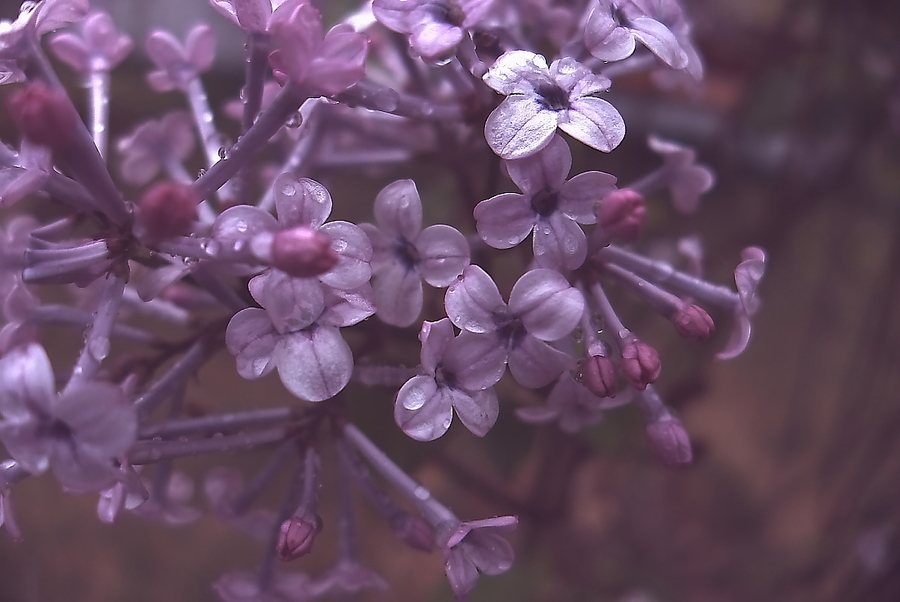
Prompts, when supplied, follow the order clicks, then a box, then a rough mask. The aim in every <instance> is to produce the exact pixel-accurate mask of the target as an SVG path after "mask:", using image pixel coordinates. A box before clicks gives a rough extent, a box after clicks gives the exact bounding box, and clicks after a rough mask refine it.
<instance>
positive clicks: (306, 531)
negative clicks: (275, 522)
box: [275, 513, 322, 562]
mask: <svg viewBox="0 0 900 602" xmlns="http://www.w3.org/2000/svg"><path fill="white" fill-rule="evenodd" d="M321 530H322V520H321V519H320V518H319V517H318V515H316V514H309V513H307V514H304V515H302V516H297V515H294V516H292V517H290V518H289V519H287V520H286V521H284V522H283V523H281V530H280V532H279V533H278V542H277V543H276V544H275V549H276V551H277V552H278V557H279V558H280V559H281V560H283V561H285V562H287V561H289V560H294V559H295V558H300V557H301V556H305V555H306V554H309V552H310V550H312V546H313V542H314V541H315V539H316V535H317V534H318V533H319V531H321Z"/></svg>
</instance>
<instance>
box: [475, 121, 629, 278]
mask: <svg viewBox="0 0 900 602" xmlns="http://www.w3.org/2000/svg"><path fill="white" fill-rule="evenodd" d="M571 168H572V153H571V152H570V151H569V145H568V144H566V142H565V140H563V139H562V138H560V137H559V136H554V137H553V138H552V139H551V141H550V143H549V144H548V145H547V146H545V147H544V148H543V149H541V150H540V151H538V152H537V153H535V154H534V155H531V156H530V157H526V158H524V159H515V160H512V161H507V162H506V169H507V171H508V173H509V177H510V178H512V180H513V182H515V183H516V185H517V186H518V187H519V189H520V190H522V192H523V194H515V193H504V194H499V195H497V196H495V197H492V198H490V199H487V200H486V201H482V202H480V203H478V205H477V206H476V207H475V211H474V216H475V219H476V220H477V228H478V234H479V235H480V236H481V238H482V240H484V242H486V243H487V244H489V245H490V246H492V247H494V248H497V249H508V248H510V247H513V246H515V245H517V244H519V243H520V242H522V241H523V240H524V239H525V238H526V237H527V236H528V234H529V233H531V232H533V233H534V238H533V241H532V245H533V249H534V260H535V263H536V264H537V265H538V266H540V267H542V268H550V269H554V270H562V269H567V270H574V269H576V268H579V267H581V264H583V263H584V259H585V257H586V255H587V239H586V237H585V235H584V231H583V230H582V229H581V226H579V225H578V224H593V223H595V222H596V221H597V216H596V213H595V209H596V205H597V202H598V201H600V200H601V199H602V198H603V197H604V196H605V195H607V194H609V193H610V192H611V191H613V190H615V183H616V177H615V176H612V175H610V174H607V173H603V172H599V171H588V172H584V173H580V174H578V175H577V176H575V177H573V178H572V179H570V180H566V177H567V176H568V175H569V170H570V169H571Z"/></svg>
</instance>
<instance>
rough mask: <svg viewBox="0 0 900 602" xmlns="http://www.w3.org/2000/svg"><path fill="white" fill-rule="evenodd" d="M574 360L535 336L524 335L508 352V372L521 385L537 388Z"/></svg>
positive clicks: (544, 384) (571, 365)
mask: <svg viewBox="0 0 900 602" xmlns="http://www.w3.org/2000/svg"><path fill="white" fill-rule="evenodd" d="M574 364H575V361H574V360H573V359H572V358H571V357H569V356H568V355H566V354H565V353H563V352H562V351H559V350H558V349H554V348H553V347H551V346H550V345H548V344H547V343H545V342H543V341H539V340H538V339H536V338H535V337H533V336H531V335H530V334H529V335H525V336H524V337H523V338H522V341H521V342H520V343H519V344H518V345H517V346H516V347H515V348H514V349H513V350H512V351H510V352H509V372H510V374H512V375H513V378H514V379H516V382H518V383H519V384H520V385H522V386H523V387H527V388H529V389H537V388H540V387H543V386H546V385H549V384H550V383H552V382H553V381H554V380H556V378H557V377H559V375H560V374H562V372H563V370H565V369H567V368H571V367H573V366H574Z"/></svg>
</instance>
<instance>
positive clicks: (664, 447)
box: [647, 412, 693, 468]
mask: <svg viewBox="0 0 900 602" xmlns="http://www.w3.org/2000/svg"><path fill="white" fill-rule="evenodd" d="M647 439H648V440H649V442H650V448H651V449H652V450H653V453H654V454H656V457H657V458H659V460H660V461H661V462H662V463H663V464H665V465H666V466H671V467H673V468H677V467H680V466H687V465H688V464H690V463H691V460H692V459H693V453H692V452H691V440H690V438H689V437H688V434H687V431H686V430H685V428H684V425H683V424H681V421H680V420H678V418H675V416H673V415H672V414H670V413H668V412H666V413H664V414H663V415H662V416H660V417H659V419H657V420H656V421H654V422H652V423H651V424H648V425H647Z"/></svg>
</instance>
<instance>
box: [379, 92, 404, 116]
mask: <svg viewBox="0 0 900 602" xmlns="http://www.w3.org/2000/svg"><path fill="white" fill-rule="evenodd" d="M399 99H400V97H399V95H398V94H397V92H396V90H393V89H391V88H384V89H383V90H379V91H378V92H376V93H375V94H374V95H373V96H372V106H373V107H374V108H376V109H378V110H379V111H384V112H385V113H390V112H391V111H396V110H397V102H398V101H399Z"/></svg>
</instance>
